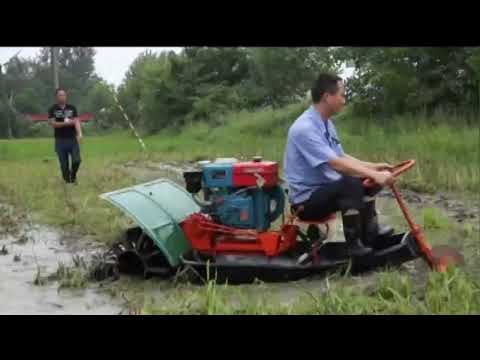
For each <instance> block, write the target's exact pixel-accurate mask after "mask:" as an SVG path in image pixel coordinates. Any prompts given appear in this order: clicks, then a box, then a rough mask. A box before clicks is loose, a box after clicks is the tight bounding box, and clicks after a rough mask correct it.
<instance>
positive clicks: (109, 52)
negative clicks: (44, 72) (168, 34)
mask: <svg viewBox="0 0 480 360" xmlns="http://www.w3.org/2000/svg"><path fill="white" fill-rule="evenodd" d="M181 49H182V48H180V47H96V48H95V50H97V54H96V55H95V71H96V73H97V74H98V75H99V76H100V77H102V78H103V79H105V80H106V81H107V82H109V83H112V84H114V85H115V86H118V85H120V83H121V82H122V80H123V77H124V76H125V72H126V71H127V70H128V67H129V66H130V64H131V63H132V62H133V60H135V58H136V57H137V55H138V54H140V53H141V52H143V51H145V50H152V51H153V52H161V51H170V50H173V51H175V52H177V53H178V52H180V51H181ZM19 50H21V52H20V54H19V56H20V57H27V58H29V57H35V56H36V55H37V54H38V52H39V50H40V48H39V47H23V48H20V47H0V63H1V64H3V63H4V62H6V61H8V59H10V57H12V56H13V55H15V54H16V53H17V51H19ZM351 74H352V70H351V69H347V70H344V72H343V74H342V75H343V76H350V75H351Z"/></svg>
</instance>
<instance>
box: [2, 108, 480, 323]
mask: <svg viewBox="0 0 480 360" xmlns="http://www.w3.org/2000/svg"><path fill="white" fill-rule="evenodd" d="M304 108H305V106H304V104H295V105H290V106H287V107H285V108H283V109H279V110H276V111H274V110H271V109H266V110H262V111H256V112H248V111H244V112H239V113H231V114H226V115H224V117H223V118H222V119H220V121H217V123H220V124H222V125H221V126H217V127H211V126H209V125H208V124H207V123H206V122H203V123H197V124H191V125H188V126H186V127H185V128H184V129H182V131H181V132H180V133H176V132H172V131H167V130H165V131H164V132H162V133H160V134H158V135H154V136H149V137H145V138H144V140H145V142H146V145H147V148H148V152H147V153H143V152H142V151H141V150H140V145H139V144H138V143H137V140H136V139H135V137H133V136H132V135H131V134H129V133H128V132H118V133H115V134H110V135H106V136H95V137H89V136H88V135H89V134H88V133H86V134H85V135H86V138H85V139H84V143H83V144H82V158H83V162H82V165H81V168H80V173H79V181H80V183H79V185H78V187H75V188H73V189H68V188H66V187H65V186H64V185H63V183H62V181H61V179H60V171H59V167H58V162H57V159H56V157H55V153H54V152H53V141H52V139H50V138H43V139H42V138H35V139H22V140H8V141H7V140H1V141H0V195H1V196H2V200H1V201H2V202H8V203H11V204H14V205H15V207H16V208H17V209H19V210H22V211H23V212H26V213H28V214H34V215H35V217H34V221H37V222H41V223H46V224H50V225H54V226H57V227H63V228H68V229H69V231H71V232H76V233H79V234H84V235H88V236H90V237H93V238H94V239H96V240H97V241H99V242H103V243H106V244H109V243H111V242H112V241H113V240H114V239H115V238H116V237H117V236H118V235H120V233H121V232H122V231H123V230H124V229H125V227H126V226H127V224H128V219H125V218H124V217H123V216H121V215H120V213H119V211H118V210H117V209H115V208H112V206H110V205H109V204H107V203H106V202H105V201H103V200H101V199H99V197H98V196H99V195H100V194H101V193H104V192H108V191H111V190H115V189H119V188H122V187H126V186H131V185H134V184H135V183H136V180H135V178H133V177H132V176H130V175H128V174H126V173H125V172H124V171H122V170H121V169H120V166H121V165H122V164H124V163H125V162H128V161H131V160H140V161H147V160H154V161H167V160H168V161H180V162H183V161H195V160H201V159H205V158H215V157H236V158H239V159H249V158H251V157H252V156H253V155H258V154H259V155H262V156H263V157H264V158H265V159H272V160H276V161H279V162H280V164H281V162H282V158H283V151H284V147H285V140H286V133H287V130H288V127H289V126H290V124H291V123H292V121H293V120H294V119H295V118H296V117H297V116H298V115H299V114H300V113H301V112H302V111H303V109H304ZM438 116H440V117H441V115H438ZM380 120H381V119H380ZM426 120H427V119H423V118H422V117H421V116H420V115H419V116H417V117H413V118H408V119H407V118H397V119H395V122H394V123H393V122H389V123H384V125H383V126H379V125H378V122H373V121H372V120H371V119H359V118H354V117H352V116H351V115H350V114H348V113H346V114H344V115H342V116H340V117H339V118H338V119H337V121H336V126H337V129H338V131H339V134H340V137H341V140H342V143H343V147H344V149H345V150H346V151H347V152H348V153H350V154H353V155H354V156H356V157H359V158H361V159H365V160H370V161H388V162H391V163H396V162H399V161H401V160H404V159H410V158H414V159H416V160H417V164H416V166H415V167H414V168H413V169H412V170H411V171H410V172H408V173H406V174H405V175H403V176H402V180H401V184H400V187H402V188H403V187H410V188H412V189H415V190H420V191H426V192H433V191H452V192H456V193H462V194H463V193H466V194H469V195H466V196H467V197H474V196H477V197H478V195H474V194H475V193H478V192H479V190H480V181H479V180H480V169H479V167H478V163H479V160H480V159H479V157H480V156H479V154H480V146H479V135H480V134H479V127H478V125H477V126H474V127H467V126H465V125H458V126H456V125H455V124H456V122H455V121H456V119H448V120H449V121H446V120H447V119H440V120H438V121H435V122H436V125H435V126H431V125H430V126H427V125H424V124H427V121H426ZM457 120H458V119H457ZM429 121H430V120H429ZM428 123H430V122H428ZM458 123H460V122H458ZM2 211H3V210H2ZM5 211H7V210H4V211H3V212H2V217H1V218H0V223H1V222H4V223H5V226H7V227H10V228H11V229H10V230H9V232H14V230H15V229H14V228H15V227H16V226H15V222H11V221H9V220H8V219H10V218H11V215H12V214H11V211H12V210H9V211H8V212H7V213H5ZM414 217H415V219H423V226H424V227H425V231H426V233H427V235H428V238H429V239H432V242H436V241H437V239H439V240H442V239H443V238H444V237H445V236H446V234H447V233H448V236H449V237H450V236H453V238H452V239H448V240H449V242H450V241H452V242H454V243H455V244H459V245H461V246H462V249H463V250H464V251H465V253H466V257H467V259H466V260H467V263H468V268H467V269H462V270H458V271H450V272H449V273H448V274H430V275H429V276H428V279H426V280H425V281H424V282H423V283H422V284H421V286H420V285H419V284H418V281H417V279H413V278H412V277H411V276H408V275H405V274H403V273H402V272H399V271H395V272H384V273H380V274H379V277H378V281H377V282H376V284H375V285H374V286H372V287H370V288H368V289H364V288H362V289H360V290H359V289H357V288H356V287H352V286H350V284H347V282H348V279H341V278H330V280H327V281H328V283H329V284H330V285H331V286H330V285H329V286H330V287H329V288H328V289H327V290H326V292H322V293H318V291H311V290H306V291H300V292H299V293H298V294H297V296H296V297H295V299H294V300H295V301H293V302H292V301H288V302H286V303H285V302H282V301H280V300H278V299H276V298H275V296H273V295H272V287H269V286H265V285H264V284H260V285H252V286H251V287H233V286H228V285H227V286H219V285H215V284H214V283H213V282H209V283H207V285H205V286H204V287H192V286H190V285H184V284H177V285H176V286H174V287H173V288H168V289H167V290H166V292H167V295H165V296H163V295H162V296H161V298H162V300H161V301H159V300H158V299H159V298H160V296H154V297H153V298H148V297H146V296H144V294H145V293H148V292H149V290H148V289H147V288H146V286H147V285H132V284H129V285H128V286H126V288H125V289H123V290H121V292H123V293H127V294H129V296H132V293H135V291H133V292H132V288H134V289H137V290H138V294H139V295H138V298H137V297H135V296H133V300H132V301H131V304H132V306H134V307H135V308H139V309H141V312H142V313H152V314H157V313H162V314H165V313H167V314H169V313H188V314H191V313H194V314H365V313H369V314H387V313H394V314H425V313H429V314H438V313H475V312H476V313H478V312H479V311H480V308H479V303H478V301H479V299H480V296H479V293H478V283H477V282H476V281H475V279H476V278H479V276H480V271H479V269H480V249H479V246H478V241H480V239H478V232H477V231H475V230H474V229H473V228H472V227H471V226H470V225H469V224H466V225H464V226H463V227H462V228H458V227H456V226H453V225H452V224H451V223H450V222H449V221H448V219H447V218H446V217H445V216H443V215H442V214H441V213H439V212H438V211H437V210H436V209H433V208H426V209H423V210H422V211H419V212H418V213H417V214H415V216H414ZM7 220H8V221H7ZM442 237H443V238H442ZM439 242H441V241H439ZM79 269H80V270H81V267H78V266H77V267H75V266H74V267H73V268H69V269H66V268H65V267H64V268H63V270H62V269H60V270H59V271H60V273H59V274H57V275H59V279H61V280H60V286H61V287H74V288H75V287H82V286H84V285H85V283H84V277H83V275H82V271H79ZM60 275H61V276H60ZM36 280H37V283H38V284H39V285H40V284H44V283H45V277H44V276H43V274H42V273H41V272H40V270H39V272H38V274H37V276H36ZM147 284H150V283H147ZM151 284H152V286H155V287H158V286H160V285H159V283H155V282H154V283H151ZM115 286H117V285H114V287H115ZM138 286H140V288H138ZM143 286H145V287H143ZM112 291H113V292H115V291H116V290H114V289H112Z"/></svg>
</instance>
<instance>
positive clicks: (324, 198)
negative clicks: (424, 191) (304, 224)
mask: <svg viewBox="0 0 480 360" xmlns="http://www.w3.org/2000/svg"><path fill="white" fill-rule="evenodd" d="M362 181H363V179H361V178H356V177H351V176H343V177H342V179H341V180H339V181H336V182H333V183H330V184H328V185H326V186H325V187H322V188H319V189H317V190H315V191H314V192H313V193H312V195H311V196H310V198H309V199H308V200H307V201H305V202H304V203H302V204H297V205H295V206H292V210H294V211H296V209H298V207H299V206H300V205H302V206H303V210H302V211H301V212H300V213H299V214H298V217H299V218H300V219H301V220H304V221H315V220H319V219H321V218H324V217H326V216H328V215H330V214H331V213H334V212H337V211H342V212H345V211H347V210H350V209H356V210H359V211H360V210H362V209H363V208H364V207H365V202H364V196H374V195H376V194H377V193H378V192H380V190H381V189H382V188H381V187H380V186H376V187H373V188H365V187H364V186H363V185H362Z"/></svg>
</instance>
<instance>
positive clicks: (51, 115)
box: [48, 108, 73, 129]
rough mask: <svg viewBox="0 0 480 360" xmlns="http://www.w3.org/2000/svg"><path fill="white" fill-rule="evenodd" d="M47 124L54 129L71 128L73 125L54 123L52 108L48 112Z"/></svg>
mask: <svg viewBox="0 0 480 360" xmlns="http://www.w3.org/2000/svg"><path fill="white" fill-rule="evenodd" d="M48 123H49V124H50V126H51V127H52V128H54V129H59V128H64V127H66V126H73V123H68V122H59V121H56V120H55V116H54V114H53V108H50V109H49V110H48Z"/></svg>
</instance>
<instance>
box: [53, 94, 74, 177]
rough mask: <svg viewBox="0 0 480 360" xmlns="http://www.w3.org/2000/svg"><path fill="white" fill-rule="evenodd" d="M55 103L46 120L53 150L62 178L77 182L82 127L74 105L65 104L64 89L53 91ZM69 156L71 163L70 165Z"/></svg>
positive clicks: (65, 95)
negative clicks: (53, 138) (51, 129)
mask: <svg viewBox="0 0 480 360" xmlns="http://www.w3.org/2000/svg"><path fill="white" fill-rule="evenodd" d="M55 96H56V100H57V102H56V104H54V105H53V106H52V107H51V108H50V109H49V110H48V121H49V123H50V126H52V127H53V129H54V134H55V152H56V153H57V156H58V160H59V161H60V169H61V171H62V176H63V180H64V181H65V183H67V184H77V172H78V169H79V167H80V162H81V158H80V145H79V143H80V140H81V139H82V128H81V125H80V119H79V118H78V113H77V109H76V108H75V106H73V105H70V104H67V93H66V91H65V90H64V89H57V90H56V92H55ZM69 157H70V158H71V162H72V165H71V167H70V164H69V162H70V161H69Z"/></svg>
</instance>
